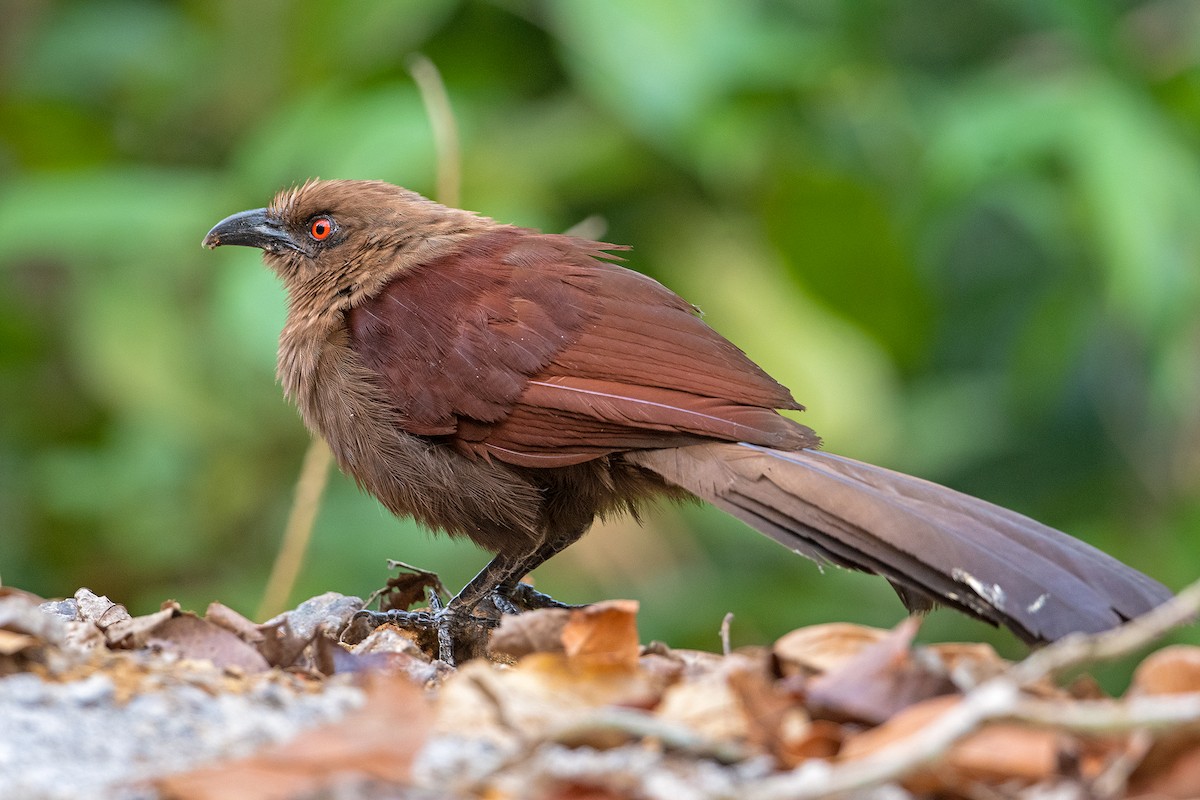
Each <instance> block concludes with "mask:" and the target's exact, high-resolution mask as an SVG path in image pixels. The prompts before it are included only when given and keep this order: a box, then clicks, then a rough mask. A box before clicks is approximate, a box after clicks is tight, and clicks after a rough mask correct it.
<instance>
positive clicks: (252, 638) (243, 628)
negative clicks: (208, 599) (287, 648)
mask: <svg viewBox="0 0 1200 800" xmlns="http://www.w3.org/2000/svg"><path fill="white" fill-rule="evenodd" d="M204 619H206V620H208V621H209V622H211V623H212V624H214V625H217V626H219V627H221V628H224V629H225V630H227V631H229V632H230V633H232V634H235V635H236V636H237V637H238V638H239V639H241V640H242V641H243V642H247V643H249V644H254V645H257V644H258V643H259V642H261V641H262V640H263V633H262V631H261V630H259V628H258V624H257V623H256V622H254V621H252V620H251V619H249V618H248V617H244V616H242V615H241V614H239V613H238V612H236V611H234V610H233V609H232V608H230V607H229V606H227V605H225V604H224V603H209V604H208V608H206V609H205V610H204Z"/></svg>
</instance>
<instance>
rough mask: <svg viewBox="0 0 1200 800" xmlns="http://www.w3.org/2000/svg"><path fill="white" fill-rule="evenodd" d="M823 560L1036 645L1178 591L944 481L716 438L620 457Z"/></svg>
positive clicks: (1116, 620) (1105, 624) (1120, 618)
mask: <svg viewBox="0 0 1200 800" xmlns="http://www.w3.org/2000/svg"><path fill="white" fill-rule="evenodd" d="M626 457H627V458H629V459H630V460H632V461H634V462H635V463H637V464H639V465H640V466H642V467H644V468H646V469H648V470H650V471H651V472H654V473H656V474H658V475H660V476H661V477H662V478H663V479H665V480H666V481H667V482H668V483H671V484H674V485H675V486H679V487H681V488H683V489H686V490H687V491H689V492H691V493H692V494H694V495H696V496H697V497H700V498H701V499H703V500H706V501H708V502H710V503H712V504H713V505H715V506H717V507H719V508H721V509H722V510H724V511H726V512H728V513H730V514H732V515H733V516H735V517H737V518H738V519H741V520H743V521H744V522H746V523H747V524H749V525H750V526H751V527H753V528H756V529H757V530H759V531H761V532H763V533H765V534H766V535H768V536H770V537H771V538H772V539H774V540H775V541H777V542H779V543H780V544H782V545H784V546H785V547H788V548H789V549H791V550H794V551H796V552H798V553H801V554H803V555H806V556H808V557H809V558H812V559H814V560H816V561H818V562H822V563H831V564H836V565H838V566H842V567H848V568H850V569H856V570H862V571H865V572H873V573H876V574H878V575H882V576H883V577H885V578H887V579H888V580H889V581H890V582H891V583H892V585H893V586H895V587H896V589H897V592H898V593H899V594H900V597H901V599H902V600H904V602H905V605H907V606H908V607H909V608H910V609H912V610H924V609H927V608H928V607H929V606H930V605H931V603H935V602H936V603H941V604H945V605H949V606H953V607H955V608H958V609H959V610H961V611H964V612H966V613H968V614H971V615H972V616H976V617H979V618H980V619H983V620H986V621H988V622H991V623H992V624H996V625H1004V626H1006V627H1008V628H1010V629H1011V630H1012V631H1013V632H1014V633H1016V634H1017V636H1019V637H1021V638H1022V639H1024V640H1025V641H1026V642H1029V643H1038V642H1048V641H1054V640H1055V639H1058V638H1060V637H1062V636H1065V635H1066V634H1068V633H1072V632H1075V631H1083V632H1089V633H1091V632H1096V631H1102V630H1107V629H1109V628H1112V627H1115V626H1117V625H1119V624H1121V623H1122V622H1124V621H1125V620H1127V619H1131V618H1132V617H1136V616H1138V615H1140V614H1143V613H1145V612H1146V611H1149V610H1150V609H1152V608H1154V607H1155V606H1157V605H1159V604H1160V603H1162V602H1164V601H1165V600H1167V599H1168V598H1170V597H1171V592H1170V591H1169V590H1168V589H1167V588H1166V587H1164V586H1163V585H1161V584H1159V583H1158V582H1157V581H1155V580H1153V579H1151V578H1149V577H1147V576H1145V575H1143V574H1142V573H1140V572H1138V571H1136V570H1134V569H1132V568H1130V567H1127V566H1125V565H1124V564H1122V563H1121V562H1120V561H1117V560H1116V559H1114V558H1112V557H1110V556H1108V555H1105V554H1104V553H1102V552H1100V551H1099V550H1097V549H1095V548H1094V547H1091V546H1089V545H1087V544H1084V543H1083V542H1081V541H1079V540H1078V539H1074V538H1072V537H1070V536H1068V535H1066V534H1065V533H1062V532H1061V531H1057V530H1055V529H1053V528H1050V527H1048V526H1046V525H1042V524H1041V523H1039V522H1036V521H1034V520H1032V519H1029V518H1028V517H1024V516H1021V515H1020V514H1017V513H1016V512H1013V511H1009V510H1007V509H1004V508H1001V507H999V506H996V505H993V504H991V503H988V502H986V501H984V500H979V499H977V498H974V497H970V496H968V495H965V494H961V493H960V492H956V491H954V490H953V489H947V488H946V487H944V486H939V485H938V484H936V483H930V482H928V481H924V480H921V479H920V478H914V477H912V476H910V475H904V474H902V473H899V472H892V471H891V470H887V469H883V468H882V467H875V466H872V465H870V464H864V463H862V462H860V461H854V460H853V459H849V458H843V457H842V456H837V455H833V454H831V453H824V452H819V451H814V450H799V451H794V452H785V451H781V450H772V449H770V448H766V447H760V446H757V445H750V444H744V443H742V444H728V443H713V444H703V445H694V446H690V447H680V448H675V449H670V450H651V451H642V452H639V453H630V454H628V455H627V456H626Z"/></svg>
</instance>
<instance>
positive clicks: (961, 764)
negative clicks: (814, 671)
mask: <svg viewBox="0 0 1200 800" xmlns="http://www.w3.org/2000/svg"><path fill="white" fill-rule="evenodd" d="M959 702H961V698H960V697H958V696H942V697H934V698H931V699H929V700H925V701H923V702H920V703H917V704H915V705H912V706H910V707H908V708H906V709H904V710H903V711H900V712H899V713H898V714H896V715H895V716H894V717H892V718H891V719H890V720H888V721H887V722H885V723H884V724H882V725H879V726H878V727H875V728H871V729H869V730H866V731H863V732H862V733H859V734H856V735H853V736H850V737H848V738H847V739H846V741H845V743H844V744H843V746H842V749H841V751H840V753H839V754H838V760H840V761H854V760H855V759H859V758H863V757H865V756H868V755H872V754H875V753H877V752H879V751H880V750H882V749H883V748H885V747H889V746H891V745H897V746H903V743H904V742H905V741H906V740H907V739H908V738H909V737H911V736H914V735H916V734H918V733H919V732H920V731H922V730H924V729H925V728H926V727H927V726H928V725H930V724H931V723H932V722H933V721H934V720H936V719H937V718H938V717H940V716H941V715H942V714H944V713H946V712H947V711H948V710H950V709H951V708H953V707H954V706H956V705H957V704H958V703H959ZM1069 741H1070V740H1069V739H1068V737H1065V736H1064V735H1063V734H1060V733H1058V732H1056V731H1052V730H1046V729H1040V728H1034V727H1032V726H1027V725H1020V724H1016V723H1006V722H993V723H988V724H987V725H985V726H984V727H983V728H981V729H980V730H978V731H976V732H975V733H972V734H970V735H969V736H966V737H964V738H963V739H961V740H960V741H958V742H957V743H955V744H954V745H953V746H951V747H950V748H949V749H948V750H947V751H946V753H945V754H943V755H942V756H941V757H940V758H939V759H937V760H936V761H934V762H933V763H930V764H925V765H914V770H913V771H912V773H910V774H909V775H908V776H906V777H905V779H904V780H903V781H902V783H903V785H904V786H905V788H907V789H908V790H909V791H911V792H913V793H915V794H922V795H923V794H934V793H938V792H952V793H955V794H956V795H964V794H965V795H968V796H974V795H976V794H978V792H976V791H974V790H973V789H972V786H973V785H975V784H980V783H982V784H1000V783H1005V782H1008V781H1013V782H1016V783H1020V784H1025V785H1028V784H1033V783H1037V782H1040V781H1044V780H1048V779H1050V778H1051V777H1054V776H1055V775H1056V774H1057V772H1058V766H1059V755H1060V753H1061V752H1063V749H1064V747H1067V745H1068V743H1069ZM1070 749H1071V750H1072V751H1075V750H1077V749H1078V748H1077V747H1074V746H1073V745H1072V746H1071V747H1070Z"/></svg>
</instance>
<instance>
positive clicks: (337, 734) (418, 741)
mask: <svg viewBox="0 0 1200 800" xmlns="http://www.w3.org/2000/svg"><path fill="white" fill-rule="evenodd" d="M363 688H364V689H365V691H366V693H367V701H366V704H365V705H364V706H363V707H362V708H361V709H360V710H358V711H355V712H352V713H351V714H349V715H347V716H346V717H345V718H344V719H343V720H341V721H340V722H337V723H334V724H332V725H326V726H323V727H320V728H314V729H312V730H309V731H306V732H304V733H302V734H300V735H299V736H297V737H296V738H295V739H293V740H292V741H290V742H286V743H284V744H280V745H274V746H272V747H269V748H266V749H264V750H262V751H260V752H258V753H256V754H255V755H253V756H251V757H250V758H246V759H243V760H240V761H232V762H226V763H223V764H219V765H216V766H212V767H208V768H205V769H199V770H195V771H193V772H185V773H181V774H179V775H173V776H171V777H168V778H165V779H163V780H161V781H159V782H158V785H157V788H158V789H159V791H160V792H161V793H162V795H163V797H164V798H168V799H169V800H287V798H301V797H305V798H307V797H312V796H316V795H320V794H322V792H329V791H332V790H333V788H335V787H338V786H342V787H344V786H346V785H347V784H349V783H351V782H352V781H354V780H359V781H365V780H372V781H380V782H384V783H386V784H389V785H394V786H396V787H403V786H404V785H406V784H407V782H408V779H409V769H410V767H411V765H412V759H413V756H414V755H416V753H417V751H418V750H420V748H421V746H422V745H423V744H424V743H425V740H426V738H427V737H428V735H429V731H430V728H431V726H432V722H433V710H432V707H431V704H430V702H429V701H428V699H427V698H426V697H425V693H424V691H423V690H422V689H420V688H418V687H416V686H414V685H413V684H411V683H409V682H408V681H407V680H404V679H403V678H396V677H389V676H385V675H374V676H372V677H371V678H370V679H368V680H367V682H366V684H365V685H364V687H363Z"/></svg>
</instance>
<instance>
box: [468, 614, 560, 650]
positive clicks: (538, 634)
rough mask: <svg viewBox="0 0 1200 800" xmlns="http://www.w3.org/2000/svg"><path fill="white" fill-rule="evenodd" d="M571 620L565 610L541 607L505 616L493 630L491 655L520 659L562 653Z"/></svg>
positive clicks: (490, 641) (489, 647)
mask: <svg viewBox="0 0 1200 800" xmlns="http://www.w3.org/2000/svg"><path fill="white" fill-rule="evenodd" d="M570 617H571V611H570V610H569V609H566V608H539V609H537V610H535V611H526V612H525V613H523V614H516V615H513V614H505V615H504V616H503V617H501V619H500V627H499V628H497V629H496V630H494V631H492V636H491V639H490V640H489V641H488V654H489V655H491V656H501V657H505V658H511V659H520V658H524V657H525V656H527V655H529V654H530V653H561V652H563V629H564V628H566V626H567V621H568V620H569V619H570Z"/></svg>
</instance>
